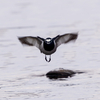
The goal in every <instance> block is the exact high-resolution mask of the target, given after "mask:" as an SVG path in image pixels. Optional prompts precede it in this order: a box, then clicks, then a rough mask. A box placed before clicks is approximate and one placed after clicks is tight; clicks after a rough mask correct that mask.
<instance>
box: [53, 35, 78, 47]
mask: <svg viewBox="0 0 100 100" xmlns="http://www.w3.org/2000/svg"><path fill="white" fill-rule="evenodd" d="M77 37H78V33H67V34H64V35H58V36H57V37H56V39H55V42H56V43H57V47H58V46H60V45H61V44H63V43H67V42H69V41H72V40H76V39H77Z"/></svg>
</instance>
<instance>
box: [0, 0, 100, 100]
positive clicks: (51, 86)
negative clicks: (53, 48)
mask: <svg viewBox="0 0 100 100" xmlns="http://www.w3.org/2000/svg"><path fill="white" fill-rule="evenodd" d="M0 2H1V3H0V100H44V99H46V100H100V80H99V78H100V10H99V9H100V6H99V5H100V1H99V0H92V1H90V0H88V1H87V0H81V1H80V0H55V1H48V0H41V1H38V0H37V1H36V0H28V1H27V0H17V1H16V0H9V1H7V0H3V1H0ZM69 32H79V34H78V39H77V40H76V42H73V43H68V44H63V45H61V46H60V47H59V48H58V49H57V52H56V53H54V54H53V55H52V60H51V62H50V63H48V62H46V61H45V55H43V54H41V53H40V51H39V50H38V49H37V48H36V47H28V46H22V45H21V43H20V42H19V41H18V36H41V37H44V38H46V37H54V36H56V35H58V34H64V33H69ZM59 68H64V69H70V70H80V71H84V72H86V73H83V74H76V75H75V76H73V77H71V78H70V77H69V78H66V79H64V80H59V79H58V80H50V79H48V78H47V77H46V76H45V74H46V73H47V72H48V71H51V70H54V69H59Z"/></svg>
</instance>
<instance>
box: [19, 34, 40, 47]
mask: <svg viewBox="0 0 100 100" xmlns="http://www.w3.org/2000/svg"><path fill="white" fill-rule="evenodd" d="M18 39H19V41H20V42H21V43H22V44H26V45H29V46H36V47H37V48H39V46H40V44H41V43H42V41H41V40H40V39H39V38H38V37H32V36H26V37H18Z"/></svg>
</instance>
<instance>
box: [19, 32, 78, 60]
mask: <svg viewBox="0 0 100 100" xmlns="http://www.w3.org/2000/svg"><path fill="white" fill-rule="evenodd" d="M77 37H78V32H75V33H65V34H63V35H57V36H55V37H54V38H50V37H48V38H46V39H44V38H42V37H39V36H36V37H33V36H24V37H18V39H19V41H20V42H21V43H22V44H25V45H28V46H36V47H37V48H38V49H39V50H40V52H41V53H43V54H45V60H46V61H47V62H50V61H51V54H53V53H55V52H56V50H57V48H58V47H59V46H60V45H61V44H65V43H68V42H70V41H73V40H76V39H77ZM48 55H49V59H47V56H48Z"/></svg>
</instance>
